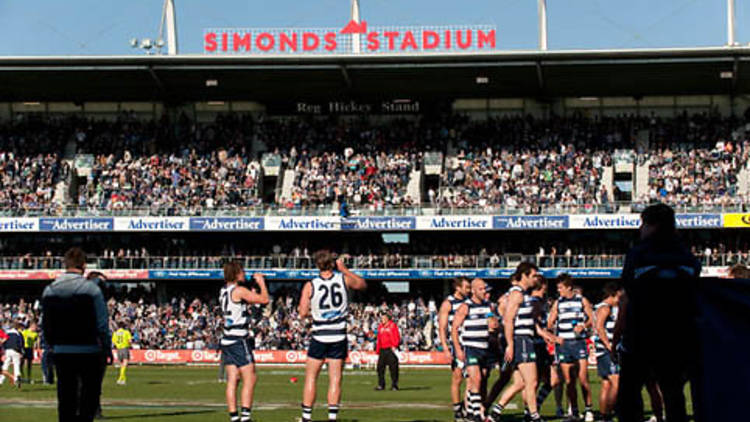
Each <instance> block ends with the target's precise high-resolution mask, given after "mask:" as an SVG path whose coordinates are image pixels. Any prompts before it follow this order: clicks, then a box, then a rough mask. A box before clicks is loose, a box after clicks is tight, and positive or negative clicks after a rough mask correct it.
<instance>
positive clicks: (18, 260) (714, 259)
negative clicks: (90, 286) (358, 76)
mask: <svg viewBox="0 0 750 422" xmlns="http://www.w3.org/2000/svg"><path fill="white" fill-rule="evenodd" d="M749 255H750V254H744V255H740V254H715V255H711V256H704V255H700V256H698V258H699V259H700V261H701V263H702V265H703V266H705V267H724V266H730V265H734V264H746V265H750V257H749ZM228 259H234V260H238V261H240V262H241V263H242V264H243V266H244V267H245V268H247V269H248V270H253V269H312V268H314V267H315V264H314V262H313V260H312V258H310V257H292V256H284V255H253V256H150V257H137V258H136V257H115V258H109V257H92V258H89V259H88V265H89V267H90V268H92V269H93V268H97V269H144V270H146V269H219V268H222V265H223V264H224V262H225V261H226V260H228ZM344 259H345V262H346V264H347V265H348V266H349V267H350V268H353V269H381V268H382V269H443V268H508V267H514V266H515V265H517V264H518V262H521V261H528V262H533V263H535V264H536V265H537V266H539V267H540V268H622V266H623V264H624V262H625V255H604V254H601V255H574V256H563V255H558V256H539V255H518V254H513V255H510V254H509V255H493V256H490V255H362V256H347V257H345V258H344ZM63 268H64V265H63V257H61V256H21V257H0V269H1V270H44V269H49V270H61V269H63Z"/></svg>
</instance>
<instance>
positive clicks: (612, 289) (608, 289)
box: [602, 281, 620, 299]
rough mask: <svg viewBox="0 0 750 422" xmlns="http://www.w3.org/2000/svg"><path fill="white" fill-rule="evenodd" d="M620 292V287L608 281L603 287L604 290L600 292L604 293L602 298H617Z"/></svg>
mask: <svg viewBox="0 0 750 422" xmlns="http://www.w3.org/2000/svg"><path fill="white" fill-rule="evenodd" d="M619 291H620V285H619V284H617V283H615V282H614V281H610V282H609V283H607V284H605V285H604V288H603V289H602V292H603V293H604V298H605V299H606V298H608V297H612V296H617V292H619Z"/></svg>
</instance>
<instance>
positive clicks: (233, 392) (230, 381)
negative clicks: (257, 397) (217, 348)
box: [219, 261, 268, 422]
mask: <svg viewBox="0 0 750 422" xmlns="http://www.w3.org/2000/svg"><path fill="white" fill-rule="evenodd" d="M253 279H255V281H256V283H258V288H259V289H260V293H257V292H255V291H253V290H250V289H248V288H246V287H243V286H240V285H239V283H240V282H243V281H244V280H245V271H244V270H243V269H242V265H240V263H239V262H237V261H230V262H227V263H226V264H224V281H225V282H226V285H225V286H224V287H222V289H221V292H220V294H219V303H220V304H221V310H222V312H223V313H224V332H223V335H222V338H221V354H222V359H223V360H224V363H225V365H226V370H227V389H226V397H227V408H228V410H229V420H230V422H249V421H251V412H252V407H253V393H254V391H255V382H256V381H257V378H256V375H255V358H254V357H253V351H252V343H251V342H250V330H249V324H250V313H249V312H248V305H252V304H260V305H265V304H267V303H268V289H267V288H266V281H265V278H264V277H263V274H260V273H256V274H254V275H253ZM240 379H241V380H242V392H241V395H240V402H241V406H242V411H241V413H239V414H238V413H237V384H238V383H239V382H240Z"/></svg>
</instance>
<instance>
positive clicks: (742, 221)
mask: <svg viewBox="0 0 750 422" xmlns="http://www.w3.org/2000/svg"><path fill="white" fill-rule="evenodd" d="M724 227H730V228H743V229H747V228H750V214H724Z"/></svg>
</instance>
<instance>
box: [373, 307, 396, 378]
mask: <svg viewBox="0 0 750 422" xmlns="http://www.w3.org/2000/svg"><path fill="white" fill-rule="evenodd" d="M400 343H401V335H400V334H399V332H398V326H397V325H396V323H395V322H393V321H392V320H391V316H390V315H388V314H387V313H384V314H383V315H381V316H380V324H379V325H378V342H377V352H378V386H377V387H375V389H376V390H383V389H385V367H386V366H387V367H388V369H389V371H390V372H391V390H398V357H397V356H396V353H394V349H396V348H398V345H399V344H400Z"/></svg>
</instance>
